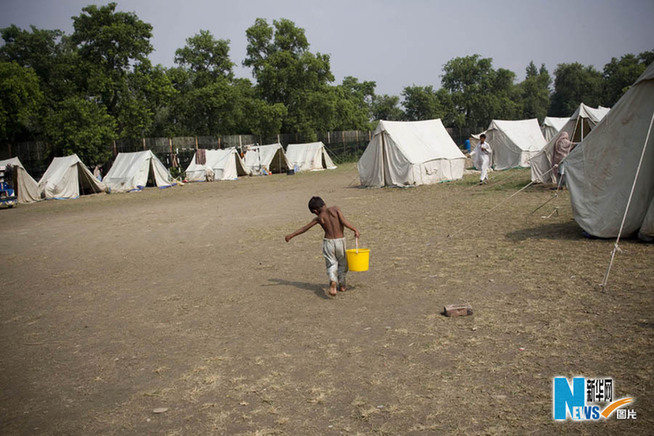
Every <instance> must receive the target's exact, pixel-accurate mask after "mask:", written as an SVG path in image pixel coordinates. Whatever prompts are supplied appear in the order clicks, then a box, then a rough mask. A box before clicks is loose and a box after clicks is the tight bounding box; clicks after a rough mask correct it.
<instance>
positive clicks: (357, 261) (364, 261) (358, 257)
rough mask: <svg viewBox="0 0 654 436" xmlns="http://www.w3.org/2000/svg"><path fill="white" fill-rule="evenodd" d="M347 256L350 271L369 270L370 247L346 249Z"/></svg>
mask: <svg viewBox="0 0 654 436" xmlns="http://www.w3.org/2000/svg"><path fill="white" fill-rule="evenodd" d="M345 256H347V266H348V269H349V270H350V271H368V264H369V262H370V249H369V248H358V249H357V248H351V249H349V250H345Z"/></svg>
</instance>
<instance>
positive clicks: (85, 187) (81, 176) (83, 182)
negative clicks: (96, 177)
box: [77, 165, 101, 195]
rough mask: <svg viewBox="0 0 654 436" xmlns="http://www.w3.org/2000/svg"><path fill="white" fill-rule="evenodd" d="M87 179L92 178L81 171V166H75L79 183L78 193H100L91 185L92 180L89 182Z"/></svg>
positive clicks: (94, 185)
mask: <svg viewBox="0 0 654 436" xmlns="http://www.w3.org/2000/svg"><path fill="white" fill-rule="evenodd" d="M89 177H92V174H91V173H90V172H89V173H87V172H86V171H84V170H83V167H82V166H81V165H78V166H77V181H78V183H79V192H80V194H81V195H89V194H97V193H98V192H101V191H100V190H99V189H97V185H96V184H95V183H93V181H92V180H89Z"/></svg>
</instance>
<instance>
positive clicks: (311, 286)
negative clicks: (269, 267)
mask: <svg viewBox="0 0 654 436" xmlns="http://www.w3.org/2000/svg"><path fill="white" fill-rule="evenodd" d="M269 281H271V282H273V283H274V285H284V286H293V287H295V288H299V289H304V290H305V291H312V292H313V293H314V294H316V296H318V297H320V298H322V299H325V300H329V297H328V296H327V294H325V290H324V289H323V286H322V285H319V284H316V283H307V282H293V281H290V280H282V279H269ZM269 286H273V285H269Z"/></svg>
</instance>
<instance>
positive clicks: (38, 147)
mask: <svg viewBox="0 0 654 436" xmlns="http://www.w3.org/2000/svg"><path fill="white" fill-rule="evenodd" d="M481 130H483V129H481V128H480V129H470V128H465V129H454V128H448V129H447V131H448V133H449V134H450V136H451V137H452V139H453V140H454V142H455V143H456V144H457V145H458V146H459V147H460V148H463V142H464V141H465V139H467V138H468V137H469V136H470V134H471V133H477V132H480V131H481ZM372 135H373V132H372V131H370V130H347V131H333V132H324V133H319V134H318V135H317V138H316V140H317V141H321V142H322V143H323V144H325V147H326V148H327V151H328V152H329V154H330V156H331V157H332V159H333V160H334V162H335V163H337V164H339V163H343V162H348V161H356V160H358V159H359V158H360V157H361V155H362V154H363V152H364V151H365V149H366V147H367V146H368V143H369V142H370V140H371V139H372ZM305 142H313V141H311V140H308V139H307V138H305V137H303V136H302V135H300V134H293V133H284V134H279V135H275V136H273V137H261V136H257V135H223V136H178V137H173V138H139V139H118V140H116V141H114V142H113V143H111V144H107V146H106V147H107V149H109V150H110V151H111V153H112V158H111V160H110V161H109V162H106V163H105V165H103V169H104V172H105V173H106V172H107V171H108V170H109V168H110V167H111V164H112V163H113V160H114V158H115V157H116V155H117V154H118V153H127V152H135V151H143V150H151V151H152V152H153V153H154V154H155V155H156V156H157V157H158V158H159V159H160V160H161V161H162V162H163V163H164V164H165V165H166V166H167V167H168V168H170V167H172V166H173V163H174V162H177V163H178V165H179V167H180V168H186V167H187V166H188V165H189V164H190V162H191V159H193V154H194V153H195V150H196V149H199V148H204V149H219V148H230V147H236V148H242V147H244V146H247V145H253V144H259V145H265V144H274V143H280V144H281V145H283V146H284V147H286V146H287V145H288V144H301V143H305ZM11 157H18V158H19V159H20V161H21V162H22V164H23V165H24V166H25V169H27V171H28V172H29V173H30V174H31V175H32V177H34V178H35V179H36V180H38V179H39V178H40V177H41V175H43V173H44V172H45V170H46V169H47V168H48V165H50V162H51V161H52V158H54V157H56V156H55V150H54V148H53V147H52V146H51V145H50V144H49V143H48V142H46V141H30V142H19V143H14V144H0V160H2V159H9V158H11Z"/></svg>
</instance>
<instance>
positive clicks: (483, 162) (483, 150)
mask: <svg viewBox="0 0 654 436" xmlns="http://www.w3.org/2000/svg"><path fill="white" fill-rule="evenodd" d="M478 147H479V150H478V152H477V160H478V163H479V165H478V168H479V169H481V176H480V178H479V184H480V185H485V184H487V183H488V168H489V167H490V157H491V148H490V145H489V144H488V142H486V135H484V134H483V133H482V134H481V136H479V145H478Z"/></svg>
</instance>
